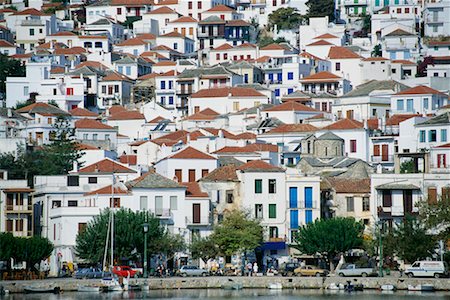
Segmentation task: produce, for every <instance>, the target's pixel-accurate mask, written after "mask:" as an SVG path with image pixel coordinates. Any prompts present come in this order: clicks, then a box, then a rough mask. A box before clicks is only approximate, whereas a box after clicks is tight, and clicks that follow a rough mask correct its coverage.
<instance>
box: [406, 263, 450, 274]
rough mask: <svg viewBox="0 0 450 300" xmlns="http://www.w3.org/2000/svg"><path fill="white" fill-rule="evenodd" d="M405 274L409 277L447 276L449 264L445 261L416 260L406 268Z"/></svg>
mask: <svg viewBox="0 0 450 300" xmlns="http://www.w3.org/2000/svg"><path fill="white" fill-rule="evenodd" d="M405 274H406V275H407V276H408V277H410V278H411V277H434V278H439V277H447V276H448V268H447V264H446V263H445V262H443V261H427V260H422V261H416V262H414V263H413V264H412V265H411V266H410V267H408V268H406V270H405Z"/></svg>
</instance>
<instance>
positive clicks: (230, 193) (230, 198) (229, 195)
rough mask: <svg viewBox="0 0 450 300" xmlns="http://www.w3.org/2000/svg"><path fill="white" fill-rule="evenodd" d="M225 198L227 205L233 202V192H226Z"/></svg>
mask: <svg viewBox="0 0 450 300" xmlns="http://www.w3.org/2000/svg"><path fill="white" fill-rule="evenodd" d="M226 195H227V196H226V197H227V203H230V204H231V203H233V201H234V196H233V190H228V191H226Z"/></svg>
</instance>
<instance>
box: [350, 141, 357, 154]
mask: <svg viewBox="0 0 450 300" xmlns="http://www.w3.org/2000/svg"><path fill="white" fill-rule="evenodd" d="M350 152H351V153H355V152H356V140H350Z"/></svg>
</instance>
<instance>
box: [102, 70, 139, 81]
mask: <svg viewBox="0 0 450 300" xmlns="http://www.w3.org/2000/svg"><path fill="white" fill-rule="evenodd" d="M102 81H132V80H131V79H130V78H129V77H127V76H125V75H123V74H120V73H119V72H111V73H109V74H108V75H106V76H105V77H103V79H102Z"/></svg>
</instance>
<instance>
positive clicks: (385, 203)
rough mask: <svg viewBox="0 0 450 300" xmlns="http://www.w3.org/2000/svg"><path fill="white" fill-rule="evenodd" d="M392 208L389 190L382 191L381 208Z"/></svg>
mask: <svg viewBox="0 0 450 300" xmlns="http://www.w3.org/2000/svg"><path fill="white" fill-rule="evenodd" d="M391 206H392V193H391V190H383V207H391Z"/></svg>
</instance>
